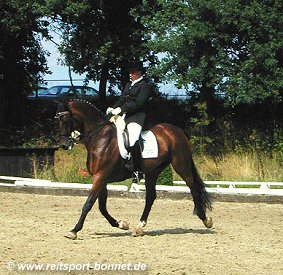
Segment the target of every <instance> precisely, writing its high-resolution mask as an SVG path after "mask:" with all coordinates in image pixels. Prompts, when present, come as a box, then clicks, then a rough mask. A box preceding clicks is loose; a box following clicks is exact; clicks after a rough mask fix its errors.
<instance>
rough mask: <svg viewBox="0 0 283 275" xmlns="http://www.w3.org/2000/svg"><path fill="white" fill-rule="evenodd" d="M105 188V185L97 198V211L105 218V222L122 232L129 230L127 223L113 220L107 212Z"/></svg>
mask: <svg viewBox="0 0 283 275" xmlns="http://www.w3.org/2000/svg"><path fill="white" fill-rule="evenodd" d="M107 196H108V192H107V188H106V185H105V186H104V187H103V188H102V189H101V191H100V194H99V197H98V203H99V210H100V212H101V214H102V215H103V216H104V217H105V218H106V220H107V221H108V222H109V223H110V224H111V225H112V226H113V227H118V228H120V229H123V230H128V229H129V223H128V222H126V221H117V220H115V219H114V218H113V217H112V216H111V215H110V214H109V213H108V211H107V208H106V203H107Z"/></svg>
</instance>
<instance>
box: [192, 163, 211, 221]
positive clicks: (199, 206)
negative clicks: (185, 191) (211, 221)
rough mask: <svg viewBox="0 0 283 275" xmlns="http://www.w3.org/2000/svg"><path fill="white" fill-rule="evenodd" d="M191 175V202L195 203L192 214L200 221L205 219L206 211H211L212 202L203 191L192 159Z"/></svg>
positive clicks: (202, 183) (201, 181)
mask: <svg viewBox="0 0 283 275" xmlns="http://www.w3.org/2000/svg"><path fill="white" fill-rule="evenodd" d="M191 163H192V175H193V180H194V184H193V187H192V188H191V192H192V196H193V200H194V203H195V209H194V214H196V215H198V216H199V217H200V219H202V220H203V219H204V218H205V211H206V209H209V210H210V211H211V210H212V202H211V197H210V195H209V194H208V193H207V191H206V190H205V184H204V182H203V180H202V179H201V177H200V176H199V173H198V171H197V168H196V166H195V163H194V160H193V159H192V161H191Z"/></svg>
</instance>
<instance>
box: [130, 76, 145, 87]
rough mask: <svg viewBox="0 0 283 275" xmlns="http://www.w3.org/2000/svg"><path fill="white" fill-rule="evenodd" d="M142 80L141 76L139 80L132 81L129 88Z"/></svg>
mask: <svg viewBox="0 0 283 275" xmlns="http://www.w3.org/2000/svg"><path fill="white" fill-rule="evenodd" d="M142 79H143V76H141V77H140V78H138V79H136V80H134V81H132V82H131V86H134V85H135V84H136V83H138V82H139V81H141V80H142Z"/></svg>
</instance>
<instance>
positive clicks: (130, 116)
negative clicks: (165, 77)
mask: <svg viewBox="0 0 283 275" xmlns="http://www.w3.org/2000/svg"><path fill="white" fill-rule="evenodd" d="M151 95H152V87H151V85H150V84H149V83H148V82H147V81H146V80H145V79H142V80H141V81H139V82H137V83H135V84H134V85H133V86H131V82H129V83H127V84H126V86H125V89H124V90H123V93H122V95H121V96H120V98H119V100H118V101H117V102H116V103H115V104H114V106H113V108H117V107H120V108H121V112H122V113H125V114H126V123H127V124H128V123H130V122H137V123H138V124H140V125H141V126H142V125H143V123H144V120H145V117H146V113H147V106H146V105H147V102H148V100H149V98H150V97H151Z"/></svg>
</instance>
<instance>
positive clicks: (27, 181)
mask: <svg viewBox="0 0 283 275" xmlns="http://www.w3.org/2000/svg"><path fill="white" fill-rule="evenodd" d="M0 182H3V183H0V187H1V186H9V187H17V186H28V187H42V188H60V189H86V190H88V189H90V188H91V186H92V184H81V183H65V182H64V183H63V182H52V181H50V180H41V179H32V178H20V177H10V176H0ZM143 183H144V180H142V181H141V183H140V184H135V183H134V184H132V185H131V187H130V189H128V187H127V186H126V185H114V184H108V185H107V189H108V190H112V191H120V192H127V191H129V192H144V191H145V186H144V184H143ZM173 184H174V185H173V186H168V185H157V186H156V190H157V191H165V192H182V193H190V189H189V187H187V186H186V185H185V182H184V181H173ZM205 184H206V190H207V191H208V192H209V193H217V194H246V195H249V194H250V195H253V194H254V195H274V196H283V182H229V181H205Z"/></svg>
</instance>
